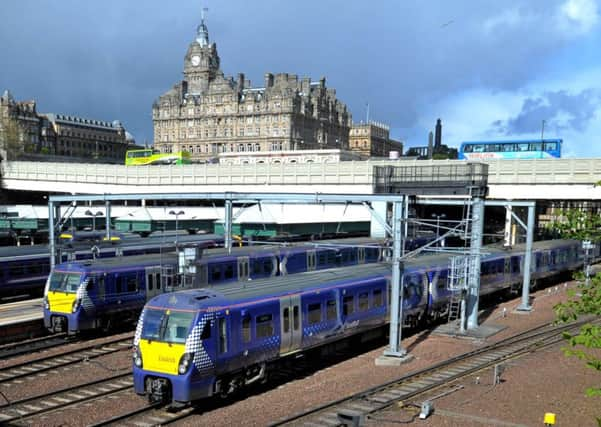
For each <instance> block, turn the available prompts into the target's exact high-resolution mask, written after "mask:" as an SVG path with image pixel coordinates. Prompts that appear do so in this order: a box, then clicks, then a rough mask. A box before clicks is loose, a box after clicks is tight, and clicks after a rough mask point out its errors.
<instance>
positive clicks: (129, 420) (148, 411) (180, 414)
mask: <svg viewBox="0 0 601 427" xmlns="http://www.w3.org/2000/svg"><path fill="white" fill-rule="evenodd" d="M195 411H196V408H194V407H187V408H184V409H181V410H179V411H177V412H170V411H169V410H168V409H164V408H159V407H156V406H152V405H148V406H145V407H143V408H140V409H136V410H134V411H131V412H128V413H125V414H122V415H117V416H115V417H112V418H109V419H107V420H104V421H100V422H98V423H96V424H91V425H90V426H88V427H104V426H135V427H140V426H157V425H161V426H163V425H167V424H171V423H174V422H175V421H178V420H181V419H184V418H186V417H189V416H190V415H191V414H192V413H193V412H195Z"/></svg>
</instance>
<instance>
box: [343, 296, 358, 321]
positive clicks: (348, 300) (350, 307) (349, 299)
mask: <svg viewBox="0 0 601 427" xmlns="http://www.w3.org/2000/svg"><path fill="white" fill-rule="evenodd" d="M354 311H355V297H354V296H353V295H347V296H345V297H344V298H342V314H344V315H345V316H348V315H350V314H353V312H354Z"/></svg>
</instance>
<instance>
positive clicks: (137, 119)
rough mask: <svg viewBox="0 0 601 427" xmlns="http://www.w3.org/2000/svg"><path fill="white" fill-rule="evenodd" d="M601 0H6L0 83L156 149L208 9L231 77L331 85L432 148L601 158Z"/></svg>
mask: <svg viewBox="0 0 601 427" xmlns="http://www.w3.org/2000/svg"><path fill="white" fill-rule="evenodd" d="M600 1H601V0H504V1H503V2H499V1H493V0H478V1H477V0H454V1H452V2H449V1H443V0H438V1H435V0H431V1H417V0H413V1H408V2H400V1H398V0H380V1H378V2H365V1H355V0H329V1H323V0H305V1H303V2H288V1H286V2H284V1H281V0H256V1H254V2H247V1H242V0H230V1H228V2H217V1H215V0H203V1H202V2H201V1H192V0H180V1H178V2H175V3H168V2H164V1H160V0H146V1H142V0H131V1H127V2H124V1H121V0H103V1H100V0H87V1H86V2H82V1H80V0H61V1H60V2H52V1H50V0H4V1H3V2H2V21H3V23H2V25H1V26H0V40H1V43H0V70H2V72H1V73H0V90H2V91H3V90H4V89H9V90H10V91H11V92H12V93H13V96H14V97H15V98H16V99H18V100H25V99H35V100H36V101H37V103H38V111H40V112H55V113H65V114H73V115H78V116H81V117H88V118H95V119H102V120H114V119H119V120H121V121H122V123H123V124H124V125H125V127H126V128H127V129H128V130H129V131H130V132H131V133H132V134H133V135H134V136H135V137H136V139H137V141H138V142H141V143H143V142H144V141H145V140H148V141H152V120H151V106H152V102H153V101H154V100H155V99H156V98H157V97H158V96H159V95H160V94H162V93H163V92H165V91H167V90H168V89H169V88H170V87H171V86H172V85H173V84H175V83H176V82H177V81H178V80H179V79H181V72H182V69H183V57H184V55H185V52H186V49H187V47H188V44H189V43H190V42H191V41H192V40H193V38H194V35H195V30H196V26H197V25H198V23H199V21H200V14H201V9H202V7H208V8H209V12H208V15H207V25H208V28H209V34H210V38H211V41H214V42H216V43H217V48H218V51H219V55H220V57H221V68H222V70H223V71H224V73H225V74H226V75H232V76H236V75H237V74H238V73H240V72H242V73H244V74H245V75H246V77H247V78H249V79H250V80H251V81H252V83H253V85H254V86H261V85H262V82H263V75H264V73H265V72H288V73H292V74H298V75H299V76H309V77H311V78H312V79H314V80H317V79H319V78H320V77H321V76H325V77H326V82H327V85H328V86H329V87H332V88H334V89H336V92H337V95H338V97H339V98H340V99H341V100H342V101H343V102H345V103H346V104H347V105H348V107H349V109H350V111H351V113H352V115H353V120H354V121H355V122H359V121H361V120H365V117H366V104H367V103H369V109H370V119H373V120H378V121H381V122H384V123H387V124H388V125H389V126H390V127H391V133H392V136H393V137H395V138H397V139H401V140H403V141H405V142H406V144H407V146H415V145H425V144H426V143H427V134H428V131H430V130H433V128H434V125H435V122H436V119H437V118H438V117H440V118H441V119H442V122H443V143H446V144H448V145H450V146H458V145H459V143H460V142H461V141H463V140H474V139H512V138H524V137H532V136H534V137H540V133H541V124H542V121H543V120H545V136H547V137H561V138H563V139H564V153H565V155H566V156H568V157H588V156H596V157H601V141H600V137H599V135H601V19H600V18H601V17H600V13H601V5H600V4H599V3H600Z"/></svg>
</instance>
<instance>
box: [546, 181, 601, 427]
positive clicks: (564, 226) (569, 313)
mask: <svg viewBox="0 0 601 427" xmlns="http://www.w3.org/2000/svg"><path fill="white" fill-rule="evenodd" d="M597 185H599V183H597ZM548 227H549V228H550V229H551V230H552V231H553V233H556V235H558V236H559V237H562V238H574V239H578V240H591V241H592V242H594V243H596V244H597V245H598V244H599V242H600V237H601V217H600V216H599V215H598V214H594V213H591V212H586V211H582V210H578V209H569V210H564V211H562V212H560V214H559V215H558V216H556V219H555V220H554V221H552V222H551V223H550V224H549V226H548ZM574 277H575V279H577V280H579V282H580V283H579V284H578V287H577V288H576V289H575V290H570V291H569V293H568V300H567V301H566V302H562V303H560V304H557V305H556V306H555V307H554V310H555V313H556V315H557V322H558V323H563V322H568V321H573V320H576V319H578V318H580V317H584V316H591V315H592V316H599V315H601V274H597V275H596V276H594V277H593V278H592V280H591V281H590V283H589V284H588V285H587V284H586V283H585V282H584V281H583V278H584V274H583V273H582V272H578V273H576V274H575V275H574ZM564 338H565V339H566V340H567V342H568V346H567V347H564V348H563V351H564V353H565V354H566V355H567V356H575V357H577V358H579V359H580V360H583V361H584V362H585V364H586V366H588V367H590V368H592V369H595V370H596V371H599V372H600V373H601V359H600V358H598V357H596V356H595V353H594V351H595V349H599V348H601V326H599V325H595V324H592V323H587V324H585V325H584V326H582V327H581V328H580V330H579V332H578V333H577V334H574V335H572V334H569V333H564ZM597 354H598V353H597ZM586 394H587V395H588V396H601V385H599V386H597V387H591V388H589V389H587V390H586ZM597 422H598V423H599V426H601V418H598V419H597Z"/></svg>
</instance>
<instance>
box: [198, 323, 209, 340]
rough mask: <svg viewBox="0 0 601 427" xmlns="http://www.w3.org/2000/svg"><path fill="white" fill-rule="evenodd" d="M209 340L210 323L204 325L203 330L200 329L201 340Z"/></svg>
mask: <svg viewBox="0 0 601 427" xmlns="http://www.w3.org/2000/svg"><path fill="white" fill-rule="evenodd" d="M209 338H211V322H207V323H205V326H204V328H202V334H200V339H201V340H207V339H209Z"/></svg>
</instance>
